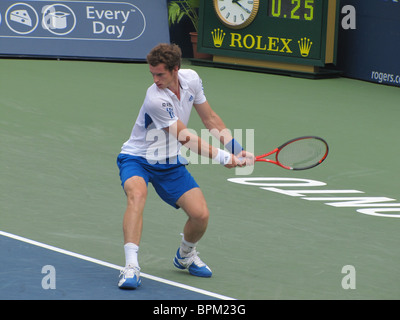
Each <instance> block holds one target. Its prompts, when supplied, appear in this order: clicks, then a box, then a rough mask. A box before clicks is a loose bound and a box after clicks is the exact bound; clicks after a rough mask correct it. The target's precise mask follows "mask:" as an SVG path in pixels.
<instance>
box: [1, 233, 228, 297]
mask: <svg viewBox="0 0 400 320" xmlns="http://www.w3.org/2000/svg"><path fill="white" fill-rule="evenodd" d="M0 235H2V236H5V237H8V238H12V239H15V240H19V241H23V242H26V243H29V244H32V245H35V246H38V247H42V248H45V249H48V250H52V251H55V252H59V253H62V254H65V255H68V256H71V257H75V258H78V259H82V260H85V261H89V262H93V263H96V264H99V265H102V266H105V267H109V268H112V269H116V270H121V269H122V268H123V267H121V266H118V265H115V264H112V263H108V262H105V261H101V260H98V259H94V258H91V257H87V256H84V255H82V254H79V253H75V252H71V251H68V250H64V249H60V248H57V247H53V246H50V245H48V244H45V243H41V242H38V241H35V240H30V239H27V238H24V237H20V236H17V235H15V234H11V233H8V232H4V231H0ZM140 276H141V277H143V278H147V279H150V280H154V281H158V282H161V283H165V284H168V285H171V286H174V287H178V288H182V289H186V290H190V291H193V292H197V293H200V294H204V295H206V296H210V297H213V298H217V299H221V300H235V299H234V298H230V297H227V296H223V295H220V294H218V293H213V292H210V291H206V290H203V289H199V288H195V287H191V286H188V285H186V284H182V283H178V282H175V281H170V280H167V279H163V278H159V277H156V276H152V275H150V274H146V273H143V272H141V273H140Z"/></svg>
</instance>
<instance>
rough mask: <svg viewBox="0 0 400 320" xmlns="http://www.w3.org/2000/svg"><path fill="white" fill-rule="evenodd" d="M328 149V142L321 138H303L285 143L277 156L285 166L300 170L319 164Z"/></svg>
mask: <svg viewBox="0 0 400 320" xmlns="http://www.w3.org/2000/svg"><path fill="white" fill-rule="evenodd" d="M326 151H327V146H326V144H325V143H324V142H323V141H321V140H319V139H301V140H295V141H293V142H291V143H289V144H287V145H285V146H284V147H283V148H282V149H281V150H279V152H278V154H277V156H276V157H277V160H278V161H279V162H280V163H281V164H283V165H284V166H288V167H291V168H293V169H297V170H300V169H306V168H310V167H313V166H315V165H316V164H318V163H319V162H320V161H321V160H322V159H323V158H324V157H325V155H326Z"/></svg>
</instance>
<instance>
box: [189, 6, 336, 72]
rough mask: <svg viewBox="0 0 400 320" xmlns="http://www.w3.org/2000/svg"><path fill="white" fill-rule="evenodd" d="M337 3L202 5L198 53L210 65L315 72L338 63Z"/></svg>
mask: <svg viewBox="0 0 400 320" xmlns="http://www.w3.org/2000/svg"><path fill="white" fill-rule="evenodd" d="M338 18H339V0H202V1H201V4H200V21H199V37H198V44H197V47H198V50H199V51H200V52H205V53H210V54H212V55H213V61H214V62H223V63H228V64H229V63H230V64H241V65H249V66H257V67H265V68H273V69H284V70H293V71H300V72H311V73H313V72H316V71H317V70H318V68H319V67H324V66H326V65H327V64H332V63H335V62H336V42H337V31H338Z"/></svg>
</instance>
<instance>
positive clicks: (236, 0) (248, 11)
mask: <svg viewBox="0 0 400 320" xmlns="http://www.w3.org/2000/svg"><path fill="white" fill-rule="evenodd" d="M239 1H240V0H232V3H236V4H237V5H238V6H239V7H241V8H242V9H243V10H244V11H246V12H247V13H251V11H250V10H249V9H247V8H245V7H243V5H242V4H241V3H239Z"/></svg>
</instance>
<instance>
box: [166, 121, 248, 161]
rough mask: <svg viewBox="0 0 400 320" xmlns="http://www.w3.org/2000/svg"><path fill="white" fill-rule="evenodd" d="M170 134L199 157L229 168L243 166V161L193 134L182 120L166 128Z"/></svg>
mask: <svg viewBox="0 0 400 320" xmlns="http://www.w3.org/2000/svg"><path fill="white" fill-rule="evenodd" d="M164 130H165V131H167V132H168V133H169V134H171V135H173V136H174V137H175V138H176V139H177V140H178V141H179V142H180V143H182V145H184V146H185V147H186V148H188V149H189V150H191V151H194V152H196V153H197V154H199V155H202V156H205V157H209V158H210V159H214V160H216V161H218V162H219V163H221V164H223V165H224V166H225V167H227V168H234V167H236V166H242V163H241V161H239V160H238V158H236V156H235V155H230V154H229V153H227V152H226V151H224V150H221V149H218V148H215V147H213V146H212V145H210V144H208V143H207V142H205V141H204V140H202V139H201V138H200V137H199V136H197V135H196V134H194V133H192V132H191V131H190V130H188V128H187V127H186V126H185V124H184V123H183V122H182V121H181V120H177V121H175V122H174V123H173V124H172V125H170V126H169V127H167V128H164Z"/></svg>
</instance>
